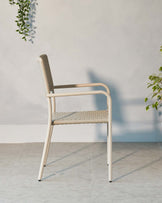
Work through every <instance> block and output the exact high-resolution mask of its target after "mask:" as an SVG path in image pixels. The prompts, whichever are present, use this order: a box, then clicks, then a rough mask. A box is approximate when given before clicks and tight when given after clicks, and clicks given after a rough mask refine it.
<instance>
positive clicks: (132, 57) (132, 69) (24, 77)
mask: <svg viewBox="0 0 162 203" xmlns="http://www.w3.org/2000/svg"><path fill="white" fill-rule="evenodd" d="M33 3H38V5H37V6H36V14H35V18H34V20H35V22H34V25H35V26H36V29H34V30H35V31H36V34H35V38H34V43H30V42H24V41H23V40H21V38H20V36H19V35H18V34H17V33H16V32H15V30H16V24H15V23H14V20H15V16H16V12H17V9H16V7H15V6H10V5H9V2H8V1H7V0H6V1H2V2H1V7H0V13H1V17H0V50H1V51H0V96H1V99H0V125H3V127H4V126H11V125H12V126H13V125H17V126H19V125H21V126H28V125H37V126H38V125H43V124H46V123H47V102H46V99H45V97H44V96H45V89H44V83H43V82H44V81H43V78H42V73H41V69H40V66H39V64H38V61H37V58H38V56H39V55H40V54H42V53H46V54H48V56H49V61H50V64H51V69H52V73H53V77H54V83H55V84H66V83H89V82H103V83H105V84H107V85H108V86H109V87H110V91H111V95H112V100H113V139H114V141H159V140H160V139H161V140H162V135H161V134H162V133H161V126H162V125H161V123H162V121H160V120H162V119H161V118H160V117H159V116H158V114H157V113H156V112H154V111H149V112H146V111H145V104H144V97H145V96H147V95H148V94H149V92H150V91H148V90H147V89H146V81H147V77H148V75H149V74H152V73H153V72H156V71H157V70H158V68H159V66H160V65H161V64H162V56H161V55H160V53H159V47H160V44H161V42H162V26H161V9H162V1H161V0H154V1H153V0H136V1H134V0H120V1H118V0H102V1H101V0H86V1H83V0H77V1H74V0H70V1H65V0H59V1H58V0H46V1H38V0H37V1H36V0H33ZM103 99H104V98H103V97H99V96H93V97H81V98H75V99H74V98H73V99H70V98H66V101H65V100H64V99H59V100H58V101H59V104H58V105H57V108H58V110H60V111H71V110H72V111H73V110H85V109H88V110H89V109H95V108H97V109H103V108H105V104H106V103H105V102H104V101H102V100H103ZM84 103H85V104H86V106H83V104H84ZM161 117H162V116H161ZM78 128H79V129H80V128H81V127H78ZM78 128H76V129H74V130H73V131H72V132H69V133H71V134H73V135H75V134H76V132H77V134H78V138H76V141H77V139H78V140H79V137H81V136H82V133H83V132H82V131H78ZM91 128H94V132H95V133H96V134H95V139H96V140H101V141H102V140H105V138H106V135H105V131H104V130H103V128H102V127H101V126H100V125H99V126H98V127H96V126H94V125H92V126H91ZM0 129H1V128H0ZM64 129H65V131H64V132H66V127H65V128H64ZM1 136H3V133H2V135H1ZM6 136H7V135H6ZM22 136H23V135H22ZM56 137H57V136H56ZM83 137H84V140H83V141H86V136H83ZM29 138H30V135H29ZM12 139H13V138H12ZM21 139H22V137H21ZM59 139H60V138H59ZM29 140H30V139H29ZM31 141H32V136H31ZM37 141H39V137H38V140H37Z"/></svg>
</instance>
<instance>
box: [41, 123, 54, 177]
mask: <svg viewBox="0 0 162 203" xmlns="http://www.w3.org/2000/svg"><path fill="white" fill-rule="evenodd" d="M50 138H51V123H50V124H48V129H47V137H46V140H45V143H44V149H43V154H42V160H41V164H40V169H39V175H38V181H41V179H42V175H43V169H44V163H45V159H46V157H47V153H48V148H49V143H50Z"/></svg>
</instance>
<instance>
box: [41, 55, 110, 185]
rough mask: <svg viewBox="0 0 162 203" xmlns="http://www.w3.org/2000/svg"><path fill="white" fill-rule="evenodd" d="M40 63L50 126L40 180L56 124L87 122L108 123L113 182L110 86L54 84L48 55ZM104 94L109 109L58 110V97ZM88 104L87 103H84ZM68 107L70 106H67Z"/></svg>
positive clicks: (108, 156)
mask: <svg viewBox="0 0 162 203" xmlns="http://www.w3.org/2000/svg"><path fill="white" fill-rule="evenodd" d="M39 59H40V63H41V66H42V70H43V75H44V79H45V85H46V90H47V100H48V128H47V137H46V140H45V143H44V149H43V154H42V160H41V164H40V169H39V175H38V180H39V181H41V179H42V176H43V170H44V167H45V166H46V163H47V157H48V152H49V147H50V142H51V137H52V132H53V127H54V126H55V125H64V124H86V123H106V125H107V165H108V177H109V182H112V102H111V96H110V90H109V88H108V87H107V86H106V85H105V84H103V83H88V84H66V85H54V83H53V79H52V74H51V70H50V66H49V62H48V57H47V55H45V54H43V55H41V56H40V58H39ZM96 86H99V87H104V89H105V90H96V91H76V92H63V93H62V92H61V93H59V92H58V93H56V92H55V90H56V89H57V90H59V89H69V88H84V87H96ZM101 94H102V95H104V96H105V98H106V100H107V109H106V110H101V111H79V110H78V111H76V112H57V108H56V98H57V97H69V96H81V95H84V96H86V95H101ZM83 105H84V106H86V104H83ZM67 107H68V106H67Z"/></svg>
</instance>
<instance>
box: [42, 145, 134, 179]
mask: <svg viewBox="0 0 162 203" xmlns="http://www.w3.org/2000/svg"><path fill="white" fill-rule="evenodd" d="M103 144H104V145H105V150H104V152H101V153H99V154H97V155H94V156H91V157H90V158H87V159H85V160H83V161H79V162H77V163H75V164H73V165H71V166H68V167H66V168H64V169H61V170H58V171H56V172H55V173H52V174H50V175H48V176H46V177H44V178H42V180H46V179H49V178H51V177H52V176H55V175H58V174H62V173H63V172H67V171H70V170H73V169H74V168H76V167H79V166H81V165H82V164H85V163H87V162H89V161H91V160H95V159H97V158H99V157H101V156H103V155H105V154H106V143H102V145H103ZM95 145H96V143H94V144H89V145H88V146H85V147H81V148H79V149H77V150H75V151H73V152H71V153H69V154H67V155H65V156H62V157H61V158H58V159H56V160H54V161H51V162H49V163H48V164H47V166H53V165H54V164H55V163H56V162H58V161H62V160H64V159H66V158H68V157H70V156H75V155H76V154H77V153H79V152H81V151H84V150H87V149H88V148H91V147H94V146H95ZM136 152H137V150H135V151H133V152H131V153H128V154H126V155H124V156H122V157H119V158H118V159H116V160H115V161H113V165H114V164H116V163H117V162H120V161H122V160H124V159H126V158H128V157H130V156H132V155H134V154H135V153H136ZM105 159H106V157H105ZM105 163H106V160H105ZM106 167H107V165H106V164H105V169H106ZM94 170H95V169H94ZM114 180H115V179H114Z"/></svg>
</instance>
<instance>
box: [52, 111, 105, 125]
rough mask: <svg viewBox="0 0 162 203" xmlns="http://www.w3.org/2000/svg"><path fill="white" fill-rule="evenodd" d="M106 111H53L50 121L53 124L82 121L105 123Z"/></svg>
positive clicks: (78, 122)
mask: <svg viewBox="0 0 162 203" xmlns="http://www.w3.org/2000/svg"><path fill="white" fill-rule="evenodd" d="M107 118H108V111H107V110H103V111H80V112H54V113H53V115H52V123H53V124H54V125H63V124H83V123H107V122H108V121H107Z"/></svg>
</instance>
